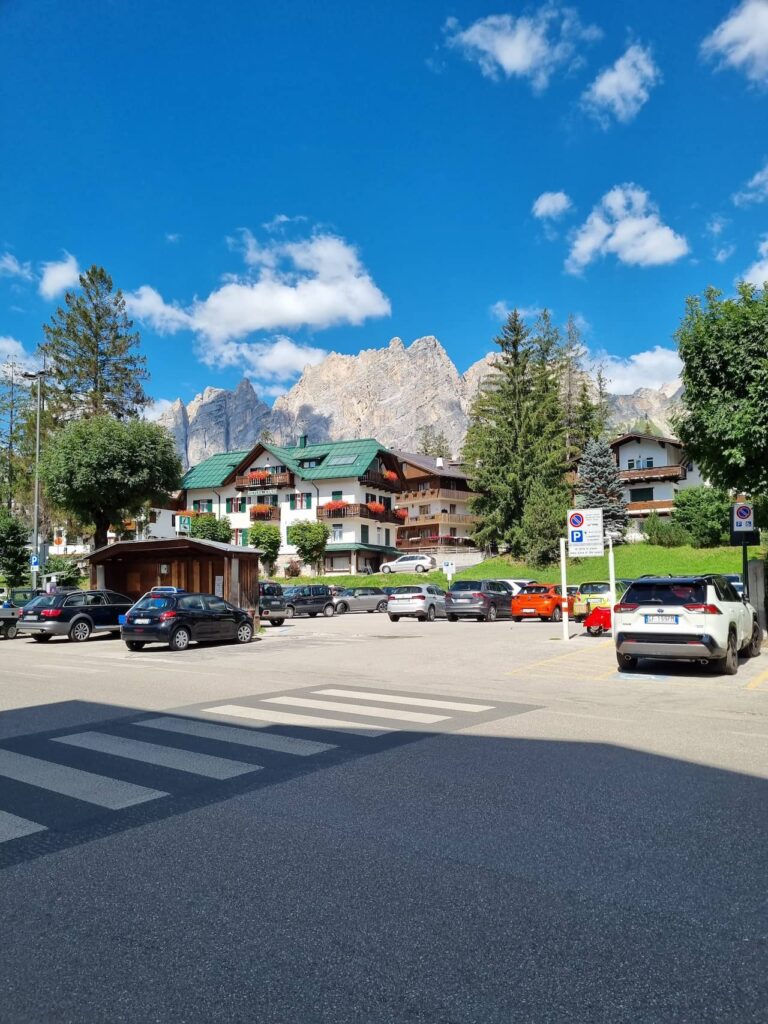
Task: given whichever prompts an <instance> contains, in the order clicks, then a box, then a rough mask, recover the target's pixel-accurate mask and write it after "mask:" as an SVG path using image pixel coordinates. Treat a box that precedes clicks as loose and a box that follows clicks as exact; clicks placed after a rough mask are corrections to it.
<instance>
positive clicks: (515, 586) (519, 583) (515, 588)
mask: <svg viewBox="0 0 768 1024" xmlns="http://www.w3.org/2000/svg"><path fill="white" fill-rule="evenodd" d="M496 582H497V583H506V584H508V585H509V588H510V590H511V591H512V596H513V597H514V596H515V595H516V594H519V593H520V591H521V590H522V589H523V587H527V586H528V585H529V584H530V583H535V582H536V580H523V579H514V580H497V581H496Z"/></svg>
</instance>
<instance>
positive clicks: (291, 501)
mask: <svg viewBox="0 0 768 1024" xmlns="http://www.w3.org/2000/svg"><path fill="white" fill-rule="evenodd" d="M288 508H289V509H291V511H294V510H295V508H296V495H295V494H289V495H288Z"/></svg>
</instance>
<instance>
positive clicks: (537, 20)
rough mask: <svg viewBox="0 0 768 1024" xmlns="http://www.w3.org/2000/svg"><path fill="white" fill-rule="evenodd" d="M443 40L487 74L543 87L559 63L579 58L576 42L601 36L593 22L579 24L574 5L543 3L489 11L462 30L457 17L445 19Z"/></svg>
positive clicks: (568, 63)
mask: <svg viewBox="0 0 768 1024" xmlns="http://www.w3.org/2000/svg"><path fill="white" fill-rule="evenodd" d="M445 33H446V35H447V45H448V46H450V47H453V48H454V49H457V50H460V51H461V53H462V54H463V56H464V57H465V58H466V59H467V60H470V61H473V62H475V63H477V64H479V65H480V70H481V71H482V73H483V74H484V75H486V76H487V77H488V78H493V79H498V78H499V77H500V73H503V74H504V75H505V76H506V77H507V78H512V77H517V78H527V79H528V80H529V81H530V83H531V86H532V87H533V89H534V91H536V92H541V91H542V90H543V89H546V87H547V85H548V84H549V79H550V77H551V76H552V74H553V72H554V71H555V70H556V69H557V68H558V67H561V66H564V67H573V66H578V64H579V63H581V62H582V58H581V57H580V55H579V53H578V44H579V43H585V42H592V41H594V40H595V39H599V38H600V36H601V35H602V33H601V31H600V29H599V28H597V26H595V25H587V26H585V25H582V24H581V22H580V21H579V18H578V15H577V14H576V11H575V10H574V9H573V8H570V7H560V6H558V5H557V4H556V3H547V4H545V5H544V6H543V7H540V8H539V9H538V10H536V11H534V12H532V13H531V14H528V15H521V16H520V17H517V18H516V17H515V16H514V15H512V14H492V15H490V16H488V17H487V18H480V19H478V20H477V21H475V22H473V24H471V25H470V26H469V27H468V28H466V29H462V28H461V26H460V25H459V23H458V21H457V20H456V18H449V19H448V21H447V22H446V23H445Z"/></svg>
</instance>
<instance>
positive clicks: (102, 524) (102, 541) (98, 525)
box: [93, 516, 109, 550]
mask: <svg viewBox="0 0 768 1024" xmlns="http://www.w3.org/2000/svg"><path fill="white" fill-rule="evenodd" d="M93 525H94V527H95V529H94V531H93V547H94V550H98V549H99V548H105V547H106V546H107V531H108V530H109V519H105V518H103V517H102V516H94V518H93Z"/></svg>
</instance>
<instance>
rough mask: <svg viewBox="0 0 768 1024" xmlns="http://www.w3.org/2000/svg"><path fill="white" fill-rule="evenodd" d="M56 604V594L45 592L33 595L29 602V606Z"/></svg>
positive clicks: (51, 605)
mask: <svg viewBox="0 0 768 1024" xmlns="http://www.w3.org/2000/svg"><path fill="white" fill-rule="evenodd" d="M55 604H56V594H43V595H42V596H41V597H33V598H32V600H31V601H29V602H27V608H53V607H54V606H55Z"/></svg>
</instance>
